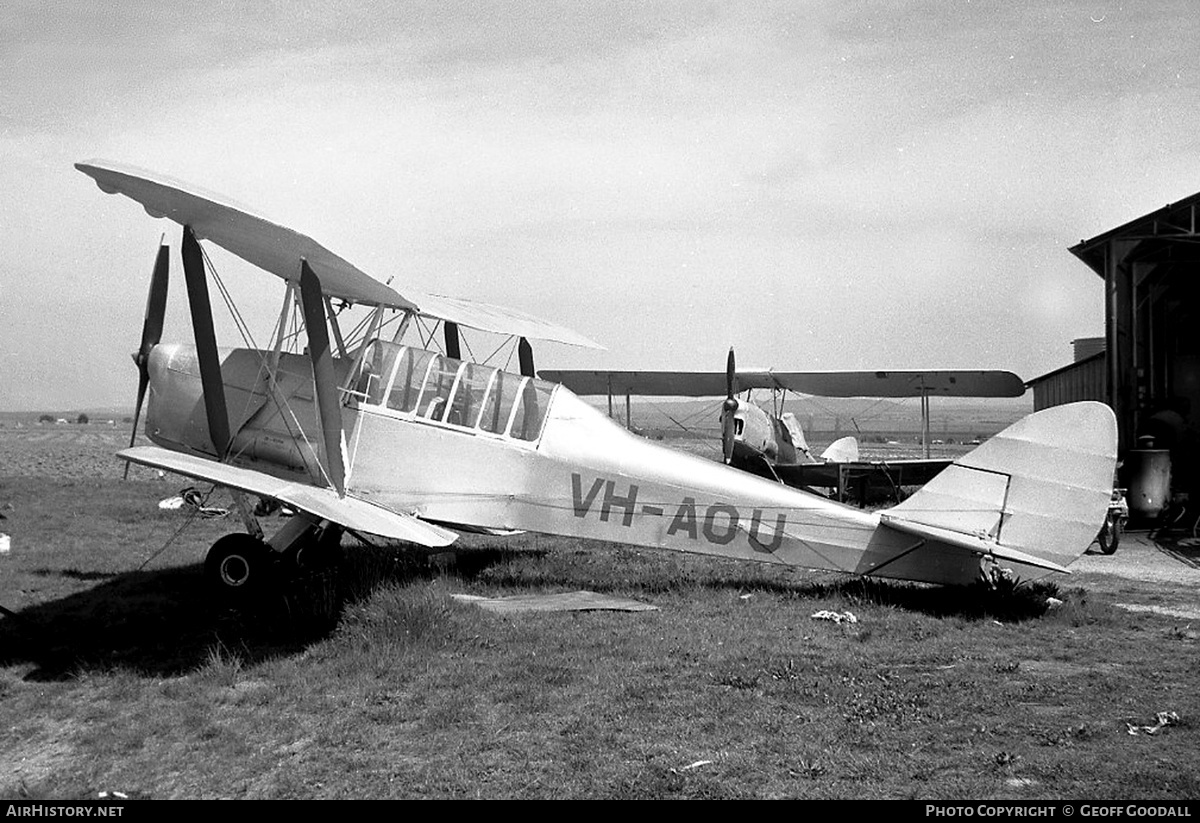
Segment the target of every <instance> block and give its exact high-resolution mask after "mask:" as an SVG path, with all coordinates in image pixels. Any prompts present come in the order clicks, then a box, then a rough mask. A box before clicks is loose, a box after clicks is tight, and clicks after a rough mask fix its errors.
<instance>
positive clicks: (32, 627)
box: [0, 425, 1200, 800]
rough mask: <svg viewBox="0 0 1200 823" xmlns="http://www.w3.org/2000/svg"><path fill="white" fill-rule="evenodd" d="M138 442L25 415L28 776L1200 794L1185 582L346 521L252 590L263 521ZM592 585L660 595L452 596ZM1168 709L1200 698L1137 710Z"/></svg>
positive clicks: (153, 792)
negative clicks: (302, 563) (777, 558)
mask: <svg viewBox="0 0 1200 823" xmlns="http://www.w3.org/2000/svg"><path fill="white" fill-rule="evenodd" d="M117 428H119V427H117ZM122 439H124V435H123V434H122V433H121V432H119V431H116V430H115V429H109V428H108V427H100V426H96V425H91V426H75V425H72V426H69V427H67V426H58V427H42V428H37V427H34V428H25V429H21V430H15V429H12V428H11V427H6V428H4V429H0V514H4V515H5V517H6V519H5V520H0V531H3V532H6V533H7V534H9V535H10V538H11V547H12V548H11V551H10V552H9V553H7V554H0V606H4V607H5V608H6V609H8V610H10V611H11V612H13V613H14V614H15V616H12V617H7V616H6V617H0V795H2V796H4V797H6V798H19V797H30V798H46V799H67V798H81V797H89V796H95V795H96V793H98V792H100V791H113V790H117V791H124V792H128V793H132V794H134V795H135V796H148V797H154V798H376V797H378V798H468V797H483V798H593V797H594V798H949V799H954V798H961V799H980V800H983V799H1022V798H1052V799H1053V798H1057V799H1072V798H1073V799H1085V798H1086V799H1106V798H1111V799H1123V800H1132V799H1167V800H1178V799H1188V798H1191V799H1194V798H1200V734H1198V731H1200V721H1198V720H1197V718H1200V691H1198V689H1197V671H1198V667H1197V663H1198V662H1200V655H1198V651H1200V633H1198V632H1197V631H1196V628H1195V627H1193V626H1191V625H1189V624H1188V623H1187V622H1186V621H1181V620H1180V619H1179V618H1174V617H1169V616H1163V615H1162V614H1157V613H1154V612H1152V611H1137V612H1135V611H1129V610H1127V609H1123V608H1118V607H1117V605H1116V604H1117V603H1118V602H1121V603H1144V604H1147V605H1152V604H1156V603H1164V602H1173V601H1176V600H1186V601H1188V602H1191V603H1193V604H1194V603H1195V602H1196V593H1195V591H1194V590H1190V589H1187V588H1186V587H1181V586H1176V585H1173V584H1170V583H1164V582H1162V581H1156V582H1154V583H1149V582H1139V581H1136V580H1125V579H1122V580H1119V581H1115V582H1114V581H1113V580H1109V579H1103V580H1102V579H1101V578H1100V577H1099V576H1097V575H1092V574H1082V575H1077V576H1073V577H1072V578H1067V579H1064V580H1061V581H1059V583H1058V586H1057V587H1055V586H1049V585H1036V586H1022V587H1019V588H1018V589H1017V590H1015V591H1012V592H994V591H987V590H984V589H969V590H959V589H943V588H934V587H923V586H915V585H891V584H884V583H876V582H871V581H862V580H857V579H852V578H847V577H844V576H839V575H832V574H822V573H812V572H805V571H800V570H786V569H776V568H772V567H768V566H760V565H751V564H738V563H734V562H730V561H720V560H712V559H706V558H697V557H690V556H685V555H676V554H671V553H666V552H654V551H650V550H642V549H632V548H629V547H624V546H618V545H613V544H607V543H600V542H595V541H581V540H565V539H556V538H545V537H537V536H521V537H518V538H508V539H503V540H501V539H495V538H486V539H485V538H467V537H464V539H463V541H462V542H463V544H464V545H463V547H462V548H460V549H459V550H457V551H456V552H454V553H453V554H448V553H442V554H430V553H426V552H417V553H414V552H403V551H398V550H392V549H377V548H367V547H361V546H357V545H355V544H354V541H353V540H351V539H347V540H346V541H345V544H344V546H345V554H346V558H345V561H344V563H343V565H342V567H341V568H340V569H339V570H338V573H337V574H332V573H327V574H324V575H320V576H315V577H313V578H311V579H308V580H306V581H303V582H302V583H300V584H297V585H296V586H294V587H291V588H288V589H283V590H280V591H277V592H274V593H272V594H271V595H270V596H268V597H266V598H264V600H263V602H262V603H261V604H260V605H259V606H258V607H257V608H256V609H254V610H253V611H249V612H237V611H233V610H230V609H228V608H226V607H224V606H222V605H221V604H220V603H218V602H215V601H213V600H212V599H211V598H210V597H209V596H208V595H207V593H206V591H205V589H204V587H203V585H202V583H203V581H202V579H201V574H200V566H199V564H200V562H201V560H202V558H203V556H204V552H205V550H206V549H207V547H208V545H209V544H210V543H211V542H212V540H214V539H215V538H216V537H217V536H219V535H221V534H223V533H225V532H228V531H234V530H237V528H238V525H239V524H238V522H237V519H236V518H235V517H232V516H231V517H229V518H224V519H220V518H211V519H209V518H199V517H192V516H191V515H190V514H189V513H188V512H187V510H175V511H170V510H161V509H159V508H158V506H157V502H158V501H159V500H160V499H162V498H166V497H169V496H172V495H174V494H176V493H177V492H178V491H179V490H180V489H181V488H182V487H183V486H185V485H187V484H186V482H185V481H184V480H182V479H179V478H172V477H170V476H168V477H165V478H160V477H159V476H158V475H157V473H155V472H151V471H148V470H135V471H134V472H133V473H132V474H131V479H130V481H128V482H121V481H120V479H119V478H120V471H121V466H120V464H119V463H118V462H117V461H115V460H114V459H113V458H112V456H111V455H112V452H113V451H115V450H116V449H117V448H119V447H120V445H123V444H122V443H121V441H122ZM212 502H214V503H216V504H218V505H226V504H227V503H228V498H221V497H220V495H219V494H218V495H215V496H214V497H213V499H212ZM272 525H273V524H272ZM1118 556H1120V555H1119V554H1118ZM581 589H586V590H591V591H596V592H601V593H607V594H613V595H619V596H622V597H626V598H634V599H637V600H640V601H643V602H645V603H648V604H652V605H654V606H656V607H657V610H656V611H644V612H605V611H596V612H559V613H521V614H512V615H497V614H494V613H491V612H486V611H483V610H481V609H479V608H478V607H477V606H473V605H470V604H464V603H461V602H459V601H456V600H455V599H453V598H452V597H451V595H452V594H455V593H470V594H476V595H488V596H504V595H514V594H533V593H549V592H569V591H576V590H581ZM1050 596H1054V597H1055V598H1057V600H1060V601H1062V602H1061V604H1058V605H1051V602H1050V601H1049V600H1048V598H1049V597H1050ZM820 610H828V611H830V612H835V613H839V614H844V613H845V612H851V613H852V614H853V615H854V616H855V617H856V618H857V622H854V623H849V622H842V623H836V622H832V621H829V620H821V619H814V617H813V615H814V614H815V613H817V612H818V611H820ZM1160 711H1170V712H1174V713H1175V716H1176V717H1177V718H1178V720H1177V722H1173V723H1172V724H1171V725H1167V726H1165V727H1164V728H1162V729H1160V730H1159V731H1158V732H1157V733H1156V734H1153V735H1149V734H1145V733H1139V734H1131V733H1130V725H1132V726H1133V727H1134V728H1135V730H1137V727H1144V726H1153V725H1154V724H1155V722H1156V715H1157V713H1158V712H1160Z"/></svg>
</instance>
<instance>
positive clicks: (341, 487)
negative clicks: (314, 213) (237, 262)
mask: <svg viewBox="0 0 1200 823" xmlns="http://www.w3.org/2000/svg"><path fill="white" fill-rule="evenodd" d="M300 302H301V303H302V304H303V305H304V328H305V331H307V332H308V355H309V358H310V359H311V360H312V372H313V386H314V391H315V392H316V396H317V413H318V414H319V415H320V419H321V436H322V441H321V442H322V443H323V444H324V446H325V463H326V466H325V470H326V471H327V472H328V473H329V482H330V483H331V484H332V485H333V487H334V488H335V489H336V490H337V493H338V497H345V496H346V468H345V461H344V458H343V455H344V454H345V441H344V439H343V437H342V405H341V403H340V402H339V400H338V390H337V377H336V375H335V374H334V371H333V356H332V355H331V354H330V352H329V330H328V321H327V320H326V317H325V302H324V301H323V300H322V298H321V281H320V279H319V278H318V277H317V275H316V274H315V273H314V272H313V270H312V269H311V268H310V267H309V265H308V261H307V260H305V259H304V258H300Z"/></svg>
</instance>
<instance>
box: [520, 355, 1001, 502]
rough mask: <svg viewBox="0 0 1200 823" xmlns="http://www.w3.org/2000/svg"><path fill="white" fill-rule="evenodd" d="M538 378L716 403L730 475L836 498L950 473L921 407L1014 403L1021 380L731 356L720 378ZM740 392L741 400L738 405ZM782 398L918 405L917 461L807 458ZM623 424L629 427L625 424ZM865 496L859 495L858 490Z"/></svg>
mask: <svg viewBox="0 0 1200 823" xmlns="http://www.w3.org/2000/svg"><path fill="white" fill-rule="evenodd" d="M540 374H541V376H542V377H543V378H545V379H547V380H553V381H554V382H556V383H561V384H563V385H564V386H566V387H567V388H569V389H571V390H572V391H574V392H575V393H576V394H580V395H600V394H607V395H608V397H609V409H610V415H611V408H612V396H613V395H614V394H624V395H625V396H626V402H628V397H629V396H630V395H633V394H637V395H645V396H660V397H663V396H666V397H714V396H717V397H719V396H721V395H724V397H725V402H724V403H723V405H722V407H721V415H720V422H721V451H722V454H723V456H724V460H725V462H726V463H728V464H729V465H731V466H735V467H737V468H740V469H743V470H745V471H748V472H751V473H753V474H757V475H760V476H762V477H768V478H773V479H775V480H778V481H780V482H782V483H786V484H787V485H789V486H796V487H799V488H818V487H819V488H834V489H837V490H838V496H839V498H841V497H844V496H845V495H846V493H847V485H848V483H850V482H852V481H853V482H855V483H856V481H860V480H861V481H864V483H865V482H866V481H872V480H873V481H875V482H876V483H879V482H880V481H881V480H882V481H884V482H885V483H886V484H888V485H890V486H891V488H892V490H896V489H898V488H899V487H900V486H911V485H920V484H922V483H925V482H926V481H928V480H929V479H930V478H932V477H933V476H934V475H936V474H937V473H938V472H940V471H942V470H943V469H945V468H946V467H947V466H949V465H950V462H951V461H950V460H948V459H931V458H930V457H929V446H928V437H929V398H930V397H931V396H935V395H937V396H945V397H1020V396H1021V395H1022V394H1024V393H1025V385H1024V383H1023V382H1022V381H1021V378H1019V377H1017V375H1015V374H1013V373H1012V372H1007V371H991V370H975V371H969V370H947V369H936V370H902V371H896V370H890V371H820V372H781V371H775V370H772V369H751V370H738V369H737V367H736V362H735V359H734V354H733V349H730V350H729V357H728V359H727V362H726V369H725V372H724V374H722V373H720V372H692V371H602V370H576V371H569V370H542V371H541V372H540ZM755 389H759V390H768V391H770V393H771V406H770V408H765V407H763V406H760V405H758V404H757V403H754V402H752V401H751V399H750V394H751V392H752V391H753V390H755ZM742 392H745V397H744V398H742V399H738V397H737V395H738V394H740V393H742ZM788 392H793V393H796V394H807V395H818V396H823V397H920V398H921V401H922V402H921V411H922V441H923V442H924V446H925V457H924V458H904V459H889V460H862V459H860V456H859V448H858V441H857V440H856V439H855V438H853V437H843V438H840V439H838V440H836V441H834V442H833V443H832V444H830V446H829V447H828V448H826V449H825V451H824V452H822V453H821V454H820V455H819V456H817V455H813V453H812V449H811V448H810V447H809V445H808V440H807V438H806V437H805V435H804V431H803V429H802V428H801V426H800V423H799V421H798V420H797V419H796V416H795V415H794V414H792V413H791V412H785V411H783V407H784V398H785V396H786V394H787V393H788ZM627 423H628V421H627ZM863 490H864V491H865V488H864V489H863Z"/></svg>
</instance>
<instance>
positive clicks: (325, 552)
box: [204, 515, 342, 604]
mask: <svg viewBox="0 0 1200 823" xmlns="http://www.w3.org/2000/svg"><path fill="white" fill-rule="evenodd" d="M341 540H342V529H341V528H340V527H338V526H336V525H334V524H332V523H328V522H325V521H314V520H311V519H306V518H304V517H303V516H299V515H297V516H295V517H292V518H291V519H289V521H288V523H287V524H285V525H284V527H283V528H281V529H280V530H279V531H278V532H277V533H276V534H275V535H274V536H272V537H271V539H270V540H269V541H264V540H262V539H261V538H259V537H256V536H254V535H252V534H246V533H243V532H238V533H236V534H227V535H225V536H224V537H222V538H221V539H220V540H218V541H217V542H216V543H213V545H212V548H210V549H209V550H208V555H207V556H206V557H205V559H204V576H205V578H206V579H207V581H208V583H209V586H210V587H211V588H212V589H213V590H214V591H215V592H216V593H217V594H218V595H219V596H222V597H225V598H227V599H232V600H234V601H235V602H237V603H239V604H247V603H249V602H250V601H251V600H253V599H255V598H257V597H259V596H261V595H263V594H265V593H266V592H267V591H269V590H271V589H273V588H274V587H276V586H277V585H278V584H279V583H281V582H283V581H285V580H288V579H292V578H296V577H302V576H305V575H308V574H311V573H313V572H319V571H321V570H324V569H327V568H329V567H330V566H333V565H336V562H337V558H338V556H339V550H340V547H341Z"/></svg>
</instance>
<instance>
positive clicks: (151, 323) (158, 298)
mask: <svg viewBox="0 0 1200 823" xmlns="http://www.w3.org/2000/svg"><path fill="white" fill-rule="evenodd" d="M170 266H171V260H170V248H169V247H168V246H167V245H166V244H162V245H160V246H159V247H158V255H157V256H156V257H155V258H154V270H153V271H152V272H151V274H150V292H149V294H147V295H146V314H145V316H144V317H143V319H142V343H141V345H140V346H138V350H137V351H136V352H135V353H134V355H133V362H134V363H135V364H136V365H137V367H138V391H137V405H135V406H134V407H133V431H132V432H130V433H129V445H130V447H132V446H133V444H134V443H135V442H136V441H137V428H138V420H140V419H141V416H142V402H143V401H144V400H145V399H146V387H147V386H148V385H149V384H150V368H149V364H150V350H151V349H153V348H154V347H155V346H157V345H158V341H159V340H161V339H162V330H163V319H164V318H165V317H166V313H167V286H168V284H169V277H168V274H169V272H170ZM124 478H125V479H126V480H128V479H129V464H128V463H126V464H125V474H124Z"/></svg>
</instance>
